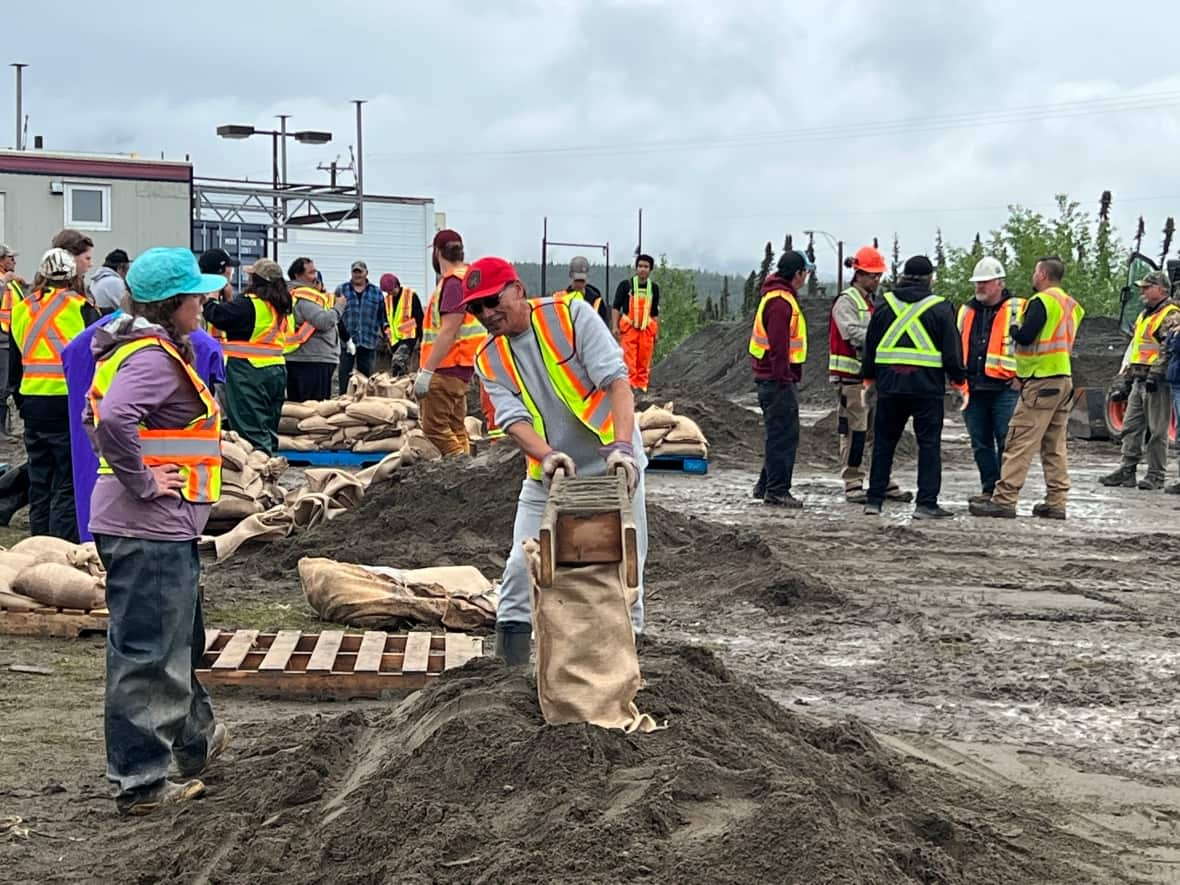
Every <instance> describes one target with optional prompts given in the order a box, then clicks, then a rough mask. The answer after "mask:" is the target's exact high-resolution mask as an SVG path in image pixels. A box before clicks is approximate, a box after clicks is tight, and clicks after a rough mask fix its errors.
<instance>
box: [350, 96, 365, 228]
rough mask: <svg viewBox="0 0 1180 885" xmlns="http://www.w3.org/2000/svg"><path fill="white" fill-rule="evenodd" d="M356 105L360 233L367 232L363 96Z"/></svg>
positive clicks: (357, 217) (357, 207)
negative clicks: (362, 114) (362, 116)
mask: <svg viewBox="0 0 1180 885" xmlns="http://www.w3.org/2000/svg"><path fill="white" fill-rule="evenodd" d="M352 103H353V104H354V105H356V220H357V229H358V231H359V232H360V233H362V234H363V233H364V232H365V174H364V168H365V146H364V126H363V124H362V121H361V105H364V104H366V100H365V99H363V98H354V99H353V100H352Z"/></svg>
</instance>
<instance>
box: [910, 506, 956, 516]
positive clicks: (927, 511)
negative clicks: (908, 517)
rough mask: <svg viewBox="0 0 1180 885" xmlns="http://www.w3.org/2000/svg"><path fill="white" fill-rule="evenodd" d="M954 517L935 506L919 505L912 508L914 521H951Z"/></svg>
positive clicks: (947, 511)
mask: <svg viewBox="0 0 1180 885" xmlns="http://www.w3.org/2000/svg"><path fill="white" fill-rule="evenodd" d="M954 515H955V514H953V513H951V512H950V511H949V510H943V509H942V508H941V507H939V506H938V505H937V504H919V505H918V506H917V507H915V508H914V519H952V518H954Z"/></svg>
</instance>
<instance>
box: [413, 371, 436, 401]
mask: <svg viewBox="0 0 1180 885" xmlns="http://www.w3.org/2000/svg"><path fill="white" fill-rule="evenodd" d="M432 378H434V372H431V371H429V370H427V369H419V370H418V376H417V377H416V378H415V379H414V396H415V398H417V399H422V397H424V396H426V394H428V393H430V381H431V379H432Z"/></svg>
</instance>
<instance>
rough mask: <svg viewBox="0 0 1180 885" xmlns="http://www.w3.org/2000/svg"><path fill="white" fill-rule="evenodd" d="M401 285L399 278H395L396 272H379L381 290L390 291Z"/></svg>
mask: <svg viewBox="0 0 1180 885" xmlns="http://www.w3.org/2000/svg"><path fill="white" fill-rule="evenodd" d="M401 287H402V283H401V280H399V279H398V278H397V275H396V274H391V273H383V274H381V291H382V292H392V291H393V290H394V289H400V288H401Z"/></svg>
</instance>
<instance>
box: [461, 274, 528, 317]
mask: <svg viewBox="0 0 1180 885" xmlns="http://www.w3.org/2000/svg"><path fill="white" fill-rule="evenodd" d="M515 285H516V281H515V280H513V281H512V282H511V283H509V284H508V285H507V286H505V287H504V288H503V289H501V290H500V291H499V292H497V293H496V294H495V295H489V296H488V297H487V298H480V299H479V300H478V301H472V302H471V303H470V304H468V305H467V310H469V311H470V312H471V313H472V314H474V315H475V316H479V315H480V314H481V313H483V312H484V311H485V310H495V309H496V308H497V307H499V306H500V299H501V298H503V297H504V293H505V292H507V291H508V290H509V289H510V288H511V287H512V286H515Z"/></svg>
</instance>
